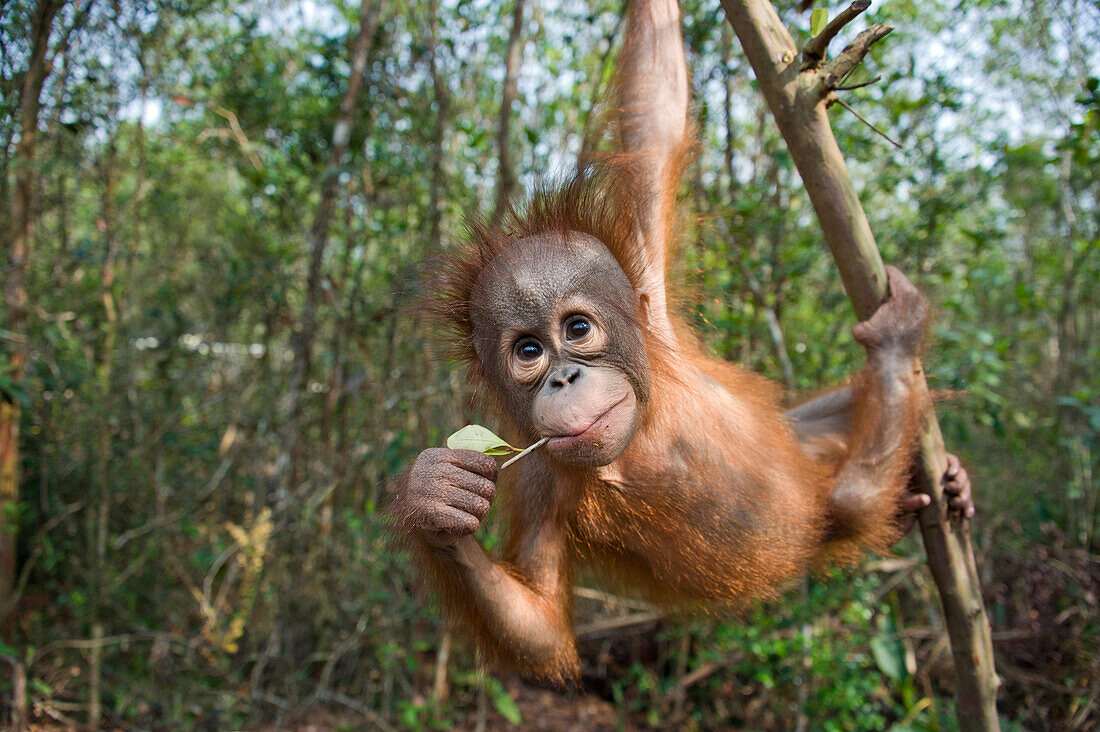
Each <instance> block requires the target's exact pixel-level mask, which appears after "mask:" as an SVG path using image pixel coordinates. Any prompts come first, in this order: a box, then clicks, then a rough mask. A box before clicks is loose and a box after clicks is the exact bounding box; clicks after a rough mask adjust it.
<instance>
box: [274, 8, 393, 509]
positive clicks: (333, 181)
mask: <svg viewBox="0 0 1100 732" xmlns="http://www.w3.org/2000/svg"><path fill="white" fill-rule="evenodd" d="M383 1H384V0H362V4H361V5H360V10H359V34H358V35H357V36H356V38H355V42H354V45H353V46H352V57H351V70H350V72H349V74H348V88H347V90H346V91H345V93H344V98H343V100H342V101H341V102H340V112H339V114H338V115H337V116H336V123H335V125H333V130H332V155H331V157H330V158H329V164H328V166H327V168H326V169H325V172H324V173H323V174H322V180H321V203H320V206H319V207H318V210H317V218H316V219H315V220H314V222H313V228H312V229H311V231H310V235H309V273H308V275H307V277H306V296H305V303H304V304H303V306H302V319H301V325H300V328H299V330H298V332H297V333H296V334H295V336H294V349H293V350H294V372H293V375H292V377H291V381H290V387H289V398H290V410H289V411H290V415H289V418H288V420H287V425H286V431H285V432H284V436H283V445H282V455H281V456H280V472H281V473H282V476H281V480H280V484H281V485H282V487H283V488H286V489H289V488H291V487H293V486H295V485H297V483H298V471H299V462H300V437H301V430H302V401H303V397H304V392H305V389H306V387H307V384H308V382H309V372H310V369H311V366H312V360H313V338H314V330H315V328H316V326H317V303H318V301H319V300H320V297H321V269H322V264H323V263H324V257H325V246H326V245H327V244H328V229H329V223H330V222H331V220H332V212H333V210H334V209H335V206H336V193H337V189H338V187H339V182H340V167H341V165H342V164H343V163H344V157H345V155H347V151H348V141H349V140H350V138H351V125H352V115H353V114H354V112H355V105H356V102H357V100H358V99H359V89H360V88H361V87H362V85H363V74H364V73H365V72H366V68H367V57H368V56H369V55H370V49H371V44H372V42H373V41H374V33H375V31H376V30H377V29H378V19H379V17H380V16H381V14H382V4H383Z"/></svg>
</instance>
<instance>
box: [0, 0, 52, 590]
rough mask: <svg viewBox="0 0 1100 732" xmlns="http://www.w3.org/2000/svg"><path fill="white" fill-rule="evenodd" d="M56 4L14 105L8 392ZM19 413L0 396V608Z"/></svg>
mask: <svg viewBox="0 0 1100 732" xmlns="http://www.w3.org/2000/svg"><path fill="white" fill-rule="evenodd" d="M61 5H62V3H61V2H56V1H54V0H40V2H39V3H38V4H37V5H36V6H35V9H34V19H33V21H32V26H31V44H32V45H31V55H30V59H29V61H28V67H27V73H26V76H25V77H24V78H23V89H22V92H21V94H20V98H19V102H20V108H19V141H18V142H17V143H16V145H15V160H14V165H15V190H14V191H13V193H12V199H11V214H10V218H9V225H10V227H11V228H10V231H9V232H8V246H7V262H6V263H5V264H6V267H5V268H4V269H5V277H4V306H5V310H6V315H5V318H4V330H5V331H6V332H5V333H4V334H3V336H2V337H3V342H4V350H5V351H6V352H7V354H6V355H7V363H6V364H4V367H5V370H6V371H7V376H8V378H9V379H10V380H11V386H12V390H13V391H15V392H17V393H18V392H19V391H20V390H21V389H22V381H23V373H24V370H25V369H26V365H27V339H26V334H25V333H24V332H23V322H24V319H25V317H26V312H27V257H28V256H29V254H30V243H31V236H32V235H33V234H34V206H33V203H34V201H33V199H34V187H35V186H34V184H35V179H36V178H37V177H38V176H37V171H36V170H35V162H36V161H35V153H36V148H37V145H38V113H39V111H40V110H41V104H42V101H41V95H42V87H43V85H44V84H45V82H46V76H47V75H48V73H49V71H48V69H47V66H46V50H47V48H48V46H49V42H50V30H51V28H52V27H53V21H54V18H56V17H57V13H58V11H59V10H60V9H61ZM20 416H21V410H20V405H19V402H18V401H17V400H16V399H15V398H14V395H6V396H3V397H0V607H7V606H8V603H9V602H10V601H11V599H12V598H11V593H12V587H13V582H14V580H15V538H16V528H17V527H16V525H15V523H14V522H13V521H12V520H11V517H12V516H14V515H16V511H15V507H16V505H17V504H18V502H19V420H20Z"/></svg>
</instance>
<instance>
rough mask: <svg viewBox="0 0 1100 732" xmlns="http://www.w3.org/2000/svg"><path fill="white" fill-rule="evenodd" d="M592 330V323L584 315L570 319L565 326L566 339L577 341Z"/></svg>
mask: <svg viewBox="0 0 1100 732" xmlns="http://www.w3.org/2000/svg"><path fill="white" fill-rule="evenodd" d="M591 332H592V324H591V323H589V322H588V320H586V319H585V318H583V317H576V318H573V319H572V320H570V321H569V322H568V323H567V324H566V326H565V338H566V340H570V341H576V340H580V339H581V338H584V337H585V336H586V335H588V334H589V333H591Z"/></svg>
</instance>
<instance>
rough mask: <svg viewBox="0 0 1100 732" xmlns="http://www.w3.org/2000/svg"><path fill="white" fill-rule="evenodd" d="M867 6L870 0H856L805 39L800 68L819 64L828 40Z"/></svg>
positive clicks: (826, 48)
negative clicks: (817, 31)
mask: <svg viewBox="0 0 1100 732" xmlns="http://www.w3.org/2000/svg"><path fill="white" fill-rule="evenodd" d="M869 7H871V0H856V1H855V2H854V3H852V4H851V5H849V6H848V7H847V8H845V9H844V10H842V11H840V14H839V15H837V16H836V17H835V18H833V19H832V20H830V21H829V24H828V25H826V26H825V27H824V28H823V29H822V30H821V32H820V33H818V34H817V35H816V36H814V37H813V38H811V39H810V40H808V41H806V45H805V46H803V47H802V70H803V71H806V70H808V69H813V68H816V67H818V66H820V65H821V62H822V61H823V60H824V59H825V52H826V51H827V50H829V41H831V40H833V39H834V38H836V34H837V33H839V32H840V31H841V29H842V28H844V26H846V25H848V24H849V23H851V22H852V21H853V20H855V19H856V18H858V17H859V16H860V15H861V14H862V13H863V11H865V10H867V8H869Z"/></svg>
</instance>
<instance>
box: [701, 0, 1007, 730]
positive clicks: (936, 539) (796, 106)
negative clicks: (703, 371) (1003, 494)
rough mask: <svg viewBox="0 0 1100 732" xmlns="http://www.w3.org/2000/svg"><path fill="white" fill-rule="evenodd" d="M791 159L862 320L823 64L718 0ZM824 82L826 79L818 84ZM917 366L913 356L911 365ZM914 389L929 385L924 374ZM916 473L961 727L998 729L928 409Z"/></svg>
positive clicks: (984, 639) (863, 256) (856, 256)
mask: <svg viewBox="0 0 1100 732" xmlns="http://www.w3.org/2000/svg"><path fill="white" fill-rule="evenodd" d="M722 7H723V9H724V10H725V12H726V17H727V19H728V20H729V22H730V24H731V25H732V26H733V29H734V31H735V32H736V33H737V36H738V38H740V40H741V45H742V46H743V47H744V50H745V55H746V56H747V57H748V59H749V62H750V63H751V64H752V67H753V70H754V71H755V72H756V78H757V80H758V82H759V83H760V88H761V90H762V91H763V93H764V97H765V99H766V100H767V102H768V106H769V107H770V108H771V110H772V114H773V115H774V117H775V121H776V125H777V126H778V127H779V131H780V133H781V134H782V135H783V139H784V140H786V142H787V147H788V149H789V150H790V153H791V157H792V159H793V160H794V162H795V165H796V166H797V168H798V172H799V174H800V175H801V176H802V180H803V182H804V183H805V185H806V192H807V194H808V195H809V197H810V202H811V203H812V204H813V207H814V211H815V212H816V213H817V217H818V221H819V223H820V224H821V230H822V233H823V234H824V236H825V241H826V243H827V244H828V245H829V249H830V250H831V251H832V253H833V257H834V259H836V262H837V267H838V269H839V270H840V276H841V279H842V280H843V282H844V289H845V290H846V291H847V293H848V296H849V297H850V298H851V300H852V305H853V306H854V308H855V311H856V314H857V315H858V316H859V318H860V319H866V318H868V317H870V316H871V315H872V314H873V313H874V312H875V310H877V309H878V306H879V304H880V303H881V302H882V301H883V299H884V298H885V296H886V294H887V293H886V277H885V269H884V266H883V263H882V256H881V255H880V254H879V251H878V246H877V245H876V243H875V238H874V235H873V234H872V233H871V227H870V225H869V224H868V222H867V216H866V214H865V213H864V211H863V206H862V205H861V204H860V202H859V197H858V196H857V195H856V192H855V189H854V187H853V186H852V181H851V178H850V177H849V176H848V169H847V166H846V165H845V162H844V157H843V155H841V152H840V148H839V147H838V146H837V143H836V138H835V137H834V136H833V131H832V128H831V127H830V126H829V120H828V116H827V114H826V111H825V97H826V96H827V93H828V92H827V91H826V93H825V94H823V93H822V89H823V86H824V85H823V79H822V74H821V70H819V69H814V70H808V71H805V72H802V71H800V69H799V68H798V67H797V66H795V63H794V61H795V50H796V49H795V45H794V40H793V39H792V38H791V36H790V34H789V33H788V32H787V29H786V27H784V25H783V23H782V21H781V20H780V19H779V15H778V14H777V13H776V12H775V8H774V7H772V5H771V3H769V2H766V0H722ZM888 32H889V29H887V28H886V26H872V27H871V28H868V29H867V30H866V31H864V32H863V33H861V34H860V36H859V37H858V38H857V39H856V40H855V41H854V42H853V43H852V44H851V45H849V46H848V48H846V49H845V50H844V52H843V53H841V55H840V56H839V57H837V59H834V61H833V62H831V63H830V64H829V65H828V66H827V67H826V69H825V72H826V74H825V75H829V74H832V75H833V76H834V77H835V78H836V79H837V80H838V81H836V82H834V85H835V84H838V83H839V80H842V79H843V77H844V75H846V74H847V73H848V72H850V71H851V70H852V69H854V68H855V67H856V66H857V65H858V62H859V61H860V60H862V58H863V57H864V56H865V55H866V53H867V50H868V49H869V48H870V47H871V45H872V44H873V43H874V42H875V41H877V40H879V39H880V38H882V37H884V36H885V35H886V34H887V33H888ZM826 88H827V87H826ZM916 367H917V368H919V364H916ZM919 381H920V384H919V388H921V389H923V390H927V385H926V384H924V380H923V378H922V379H920V380H919ZM918 462H919V470H918V473H919V475H918V479H919V484H920V488H921V490H922V491H924V492H925V493H926V494H928V495H929V496H930V497H931V498H932V502H931V505H930V506H928V507H927V508H925V509H923V510H922V511H921V512H920V514H919V520H920V525H921V534H922V536H923V538H924V546H925V550H926V552H927V554H928V565H929V567H930V569H931V570H932V576H933V578H934V579H935V581H936V586H937V587H938V589H939V592H940V599H941V601H942V603H943V610H944V617H945V620H946V624H947V629H948V634H949V637H950V639H951V649H952V654H953V656H954V661H955V674H956V681H957V682H956V701H955V708H956V711H957V714H958V721H959V728H960V729H961V730H963V731H964V732H970V731H971V730H983V731H989V730H999V729H1000V722H999V720H998V718H997V706H996V697H997V686H998V683H999V682H998V679H997V674H996V671H995V669H994V665H993V662H994V659H993V644H992V640H991V637H990V631H989V621H988V620H987V618H986V614H985V608H984V606H983V604H982V596H981V590H980V585H979V582H978V575H977V568H976V565H975V562H974V552H973V549H972V547H971V545H970V536H969V533H968V532H969V525H968V523H967V521H966V520H965V519H961V520H957V521H955V520H952V519H950V518H949V514H948V506H947V502H946V501H945V500H944V493H943V486H942V485H941V484H940V476H942V475H943V473H944V471H945V470H946V467H947V459H946V457H945V455H944V444H943V435H942V434H941V432H940V428H939V423H938V422H937V421H936V416H935V413H934V412H933V411H932V410H931V409H929V410H928V411H927V412H926V413H925V414H924V416H923V421H922V429H921V435H920V460H919V461H918Z"/></svg>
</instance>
